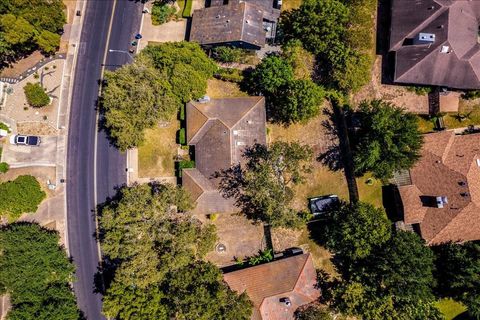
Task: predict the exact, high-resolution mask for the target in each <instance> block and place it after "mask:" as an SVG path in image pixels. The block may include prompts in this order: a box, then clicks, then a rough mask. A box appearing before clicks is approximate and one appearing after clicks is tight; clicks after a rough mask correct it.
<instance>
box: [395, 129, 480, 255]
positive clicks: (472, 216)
mask: <svg viewBox="0 0 480 320" xmlns="http://www.w3.org/2000/svg"><path fill="white" fill-rule="evenodd" d="M396 180H397V185H398V190H399V193H400V198H401V202H402V204H403V223H401V224H404V225H403V227H404V228H406V229H411V230H415V231H416V232H419V234H420V235H421V236H422V238H424V239H425V240H426V242H427V243H428V244H429V245H433V244H439V243H443V242H448V241H453V242H463V241H470V240H480V134H479V133H475V134H467V135H455V134H454V132H453V131H443V132H439V133H431V134H427V135H425V136H424V146H423V150H422V158H421V159H420V160H419V161H418V163H417V164H416V165H415V166H414V167H413V168H412V169H410V171H409V172H408V171H407V172H404V174H403V177H402V175H398V174H397V175H396ZM397 225H398V224H397Z"/></svg>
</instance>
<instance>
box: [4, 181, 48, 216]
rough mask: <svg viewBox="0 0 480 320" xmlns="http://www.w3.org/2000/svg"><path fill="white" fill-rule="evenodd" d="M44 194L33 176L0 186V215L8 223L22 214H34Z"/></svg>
mask: <svg viewBox="0 0 480 320" xmlns="http://www.w3.org/2000/svg"><path fill="white" fill-rule="evenodd" d="M45 197H46V194H45V192H44V191H43V190H42V189H41V188H40V184H39V183H38V181H37V179H35V177H33V176H19V177H17V178H16V179H15V180H13V181H7V182H3V183H1V184H0V215H2V216H3V215H5V216H7V218H8V220H9V221H13V220H15V219H17V218H18V217H20V216H21V215H22V214H23V213H27V212H35V211H37V209H38V205H39V204H40V203H41V202H42V200H43V199H45Z"/></svg>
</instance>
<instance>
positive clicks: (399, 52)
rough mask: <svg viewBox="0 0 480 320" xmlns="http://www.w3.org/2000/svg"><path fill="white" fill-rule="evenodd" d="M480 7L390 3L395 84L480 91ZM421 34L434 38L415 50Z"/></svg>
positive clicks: (428, 1) (413, 0)
mask: <svg viewBox="0 0 480 320" xmlns="http://www.w3.org/2000/svg"><path fill="white" fill-rule="evenodd" d="M479 21H480V1H464V0H392V23H391V33H390V51H394V52H395V53H396V55H395V56H396V58H395V74H394V81H395V82H399V83H413V84H424V85H439V86H446V87H451V88H458V89H478V88H480V44H479V41H478V38H479V34H478V32H479ZM420 33H427V34H433V35H435V40H434V41H433V42H431V43H428V42H426V43H424V44H415V41H414V39H415V38H416V37H418V35H419V34H420Z"/></svg>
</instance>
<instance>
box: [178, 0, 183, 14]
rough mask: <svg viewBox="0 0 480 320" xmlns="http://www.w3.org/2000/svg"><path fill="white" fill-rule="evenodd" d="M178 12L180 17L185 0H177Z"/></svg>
mask: <svg viewBox="0 0 480 320" xmlns="http://www.w3.org/2000/svg"><path fill="white" fill-rule="evenodd" d="M177 5H178V8H179V9H178V12H177V16H179V17H182V13H183V9H184V8H185V0H177Z"/></svg>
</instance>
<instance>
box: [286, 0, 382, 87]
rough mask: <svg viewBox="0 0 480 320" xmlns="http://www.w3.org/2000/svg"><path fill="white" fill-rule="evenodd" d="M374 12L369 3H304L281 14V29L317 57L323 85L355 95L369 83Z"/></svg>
mask: <svg viewBox="0 0 480 320" xmlns="http://www.w3.org/2000/svg"><path fill="white" fill-rule="evenodd" d="M375 9H376V6H375V4H374V3H373V1H371V0H359V1H342V0H306V1H303V2H302V5H301V6H300V7H299V8H297V9H293V10H290V11H286V12H284V13H282V16H281V18H280V29H281V30H282V32H283V37H284V41H291V40H295V39H298V40H300V41H301V42H302V44H303V46H304V47H305V49H307V50H308V51H310V52H312V53H314V54H315V55H316V56H317V58H318V62H319V68H318V70H319V71H320V81H321V82H322V83H324V84H326V85H328V86H329V87H331V88H334V89H339V90H341V91H344V92H350V91H357V90H358V89H360V88H361V87H362V86H363V85H364V84H366V83H367V82H368V81H369V79H370V69H371V65H372V62H373V59H372V56H373V39H372V37H373V36H372V34H373V33H374V29H373V19H372V16H373V15H374V11H375Z"/></svg>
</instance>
